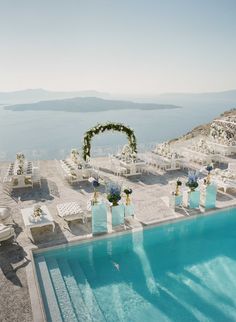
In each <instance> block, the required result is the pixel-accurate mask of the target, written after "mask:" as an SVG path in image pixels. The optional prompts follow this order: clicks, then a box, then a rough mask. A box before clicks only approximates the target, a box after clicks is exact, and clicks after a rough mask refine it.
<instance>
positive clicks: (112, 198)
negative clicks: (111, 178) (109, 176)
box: [107, 182, 121, 206]
mask: <svg viewBox="0 0 236 322" xmlns="http://www.w3.org/2000/svg"><path fill="white" fill-rule="evenodd" d="M120 199H121V186H120V185H119V184H118V183H114V182H111V183H109V184H108V185H107V200H108V201H109V202H110V203H112V206H117V205H118V202H119V201H120Z"/></svg>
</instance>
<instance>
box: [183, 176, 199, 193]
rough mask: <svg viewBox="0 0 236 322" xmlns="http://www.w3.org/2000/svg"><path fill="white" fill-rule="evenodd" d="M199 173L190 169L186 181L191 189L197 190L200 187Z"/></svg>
mask: <svg viewBox="0 0 236 322" xmlns="http://www.w3.org/2000/svg"><path fill="white" fill-rule="evenodd" d="M197 181H198V174H197V172H195V171H189V173H188V181H187V182H186V186H187V187H189V188H190V191H195V189H196V188H197V187H198V182H197Z"/></svg>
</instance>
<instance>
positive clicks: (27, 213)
mask: <svg viewBox="0 0 236 322" xmlns="http://www.w3.org/2000/svg"><path fill="white" fill-rule="evenodd" d="M41 209H42V211H43V216H41V218H40V219H38V220H37V221H31V220H30V217H31V216H33V212H34V208H33V207H31V208H24V209H21V214H22V217H23V220H24V224H25V228H26V229H27V231H28V233H29V232H30V229H31V228H35V227H43V226H49V225H51V226H52V229H53V231H54V230H55V223H54V220H53V218H52V215H51V214H50V212H49V210H48V207H46V206H42V207H41Z"/></svg>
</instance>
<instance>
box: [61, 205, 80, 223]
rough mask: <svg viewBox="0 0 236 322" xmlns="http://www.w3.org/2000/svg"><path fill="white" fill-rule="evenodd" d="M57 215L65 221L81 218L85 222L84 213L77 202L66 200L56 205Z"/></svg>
mask: <svg viewBox="0 0 236 322" xmlns="http://www.w3.org/2000/svg"><path fill="white" fill-rule="evenodd" d="M57 212H58V215H59V216H60V217H61V218H63V219H64V220H65V221H73V220H78V219H82V221H83V222H85V219H86V215H85V213H84V211H83V210H82V209H81V207H80V205H79V204H78V203H77V202H66V203H61V204H58V205H57Z"/></svg>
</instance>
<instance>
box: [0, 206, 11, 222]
mask: <svg viewBox="0 0 236 322" xmlns="http://www.w3.org/2000/svg"><path fill="white" fill-rule="evenodd" d="M10 216H11V212H10V209H9V208H0V220H4V219H6V218H8V217H10Z"/></svg>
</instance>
